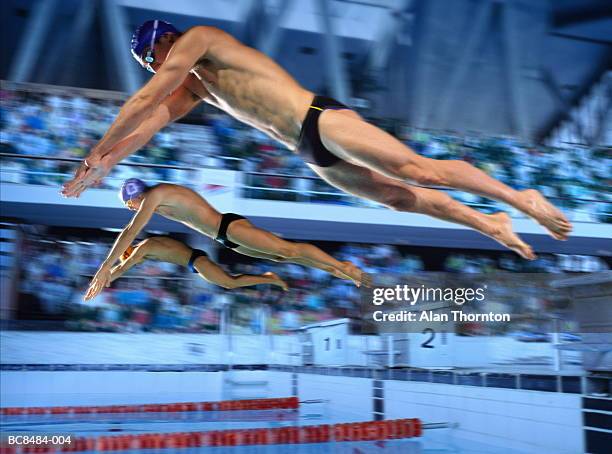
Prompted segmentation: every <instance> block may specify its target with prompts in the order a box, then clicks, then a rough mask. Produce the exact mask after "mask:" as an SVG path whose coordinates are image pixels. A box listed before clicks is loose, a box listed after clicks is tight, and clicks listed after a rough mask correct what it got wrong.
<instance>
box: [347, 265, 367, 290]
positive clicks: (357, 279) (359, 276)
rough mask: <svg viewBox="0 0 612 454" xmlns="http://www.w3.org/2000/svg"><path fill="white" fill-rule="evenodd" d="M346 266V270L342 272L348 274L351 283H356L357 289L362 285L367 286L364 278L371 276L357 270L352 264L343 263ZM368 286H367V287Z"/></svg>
mask: <svg viewBox="0 0 612 454" xmlns="http://www.w3.org/2000/svg"><path fill="white" fill-rule="evenodd" d="M342 264H343V265H344V269H343V270H342V272H343V273H344V274H346V275H347V276H348V277H349V279H350V280H351V281H353V282H354V283H355V285H356V286H357V287H361V285H362V284H363V285H366V284H365V282H364V276H369V275H368V274H367V273H364V272H363V271H361V270H360V269H359V268H357V267H356V266H355V265H354V264H353V263H352V262H348V261H347V262H342ZM366 286H367V285H366Z"/></svg>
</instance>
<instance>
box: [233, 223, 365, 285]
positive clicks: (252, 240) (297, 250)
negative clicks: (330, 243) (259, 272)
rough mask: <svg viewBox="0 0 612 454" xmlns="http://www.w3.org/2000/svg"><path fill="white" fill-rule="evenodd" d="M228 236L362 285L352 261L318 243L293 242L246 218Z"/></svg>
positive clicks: (250, 246) (256, 249) (358, 270)
mask: <svg viewBox="0 0 612 454" xmlns="http://www.w3.org/2000/svg"><path fill="white" fill-rule="evenodd" d="M227 234H228V237H229V239H230V240H231V241H233V242H234V243H238V244H239V245H240V246H243V247H246V248H248V249H252V250H254V251H258V252H263V253H264V254H268V255H271V256H275V257H280V258H282V259H283V260H284V261H288V262H294V263H300V262H301V264H307V265H306V266H312V267H314V268H319V269H321V270H324V271H327V272H329V273H332V274H334V273H335V272H336V273H338V274H334V275H336V276H339V277H343V278H344V279H350V280H352V281H353V282H354V283H355V285H357V286H360V285H361V283H362V279H363V277H365V276H362V275H363V274H365V273H362V271H361V270H360V269H358V268H357V267H356V266H355V265H353V264H352V263H350V262H340V261H338V260H336V259H335V258H333V257H332V256H331V255H329V254H327V253H326V252H324V251H322V250H321V249H319V248H318V247H316V246H313V245H312V244H308V243H293V242H291V241H285V240H283V239H282V238H279V237H277V236H276V235H274V234H272V233H270V232H268V231H266V230H262V229H259V228H257V227H255V226H254V225H253V224H251V223H250V222H249V221H248V220H246V219H241V220H239V221H235V222H232V223H231V224H230V226H229V228H228V231H227Z"/></svg>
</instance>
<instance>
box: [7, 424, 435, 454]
mask: <svg viewBox="0 0 612 454" xmlns="http://www.w3.org/2000/svg"><path fill="white" fill-rule="evenodd" d="M442 424H444V423H442ZM423 428H427V427H423V424H422V423H421V421H420V420H419V419H416V418H412V419H392V420H384V421H367V422H355V423H345V424H322V425H317V426H301V427H296V426H292V427H277V428H264V429H241V430H235V429H231V430H213V431H207V432H178V433H146V434H132V435H116V436H101V437H79V438H74V439H72V440H71V441H70V443H64V444H63V445H62V446H49V445H47V446H45V445H38V446H35V447H34V446H27V445H19V446H15V445H9V444H8V443H7V442H6V441H3V444H2V446H1V451H2V453H6V454H25V453H59V452H82V451H96V452H102V451H125V450H131V449H180V448H193V447H216V446H246V445H286V444H299V443H327V442H334V441H335V442H349V441H377V440H394V439H404V438H412V437H419V436H421V434H422V433H423ZM432 428H437V427H432Z"/></svg>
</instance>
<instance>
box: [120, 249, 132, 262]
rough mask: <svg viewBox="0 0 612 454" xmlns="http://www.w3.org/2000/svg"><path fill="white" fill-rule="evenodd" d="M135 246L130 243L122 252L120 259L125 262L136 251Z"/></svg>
mask: <svg viewBox="0 0 612 454" xmlns="http://www.w3.org/2000/svg"><path fill="white" fill-rule="evenodd" d="M134 249H135V248H134V246H132V245H130V246H128V247H127V249H126V250H125V251H124V252H123V254H121V258H120V259H119V260H121V261H122V262H125V261H126V260H127V259H129V258H130V255H132V252H134Z"/></svg>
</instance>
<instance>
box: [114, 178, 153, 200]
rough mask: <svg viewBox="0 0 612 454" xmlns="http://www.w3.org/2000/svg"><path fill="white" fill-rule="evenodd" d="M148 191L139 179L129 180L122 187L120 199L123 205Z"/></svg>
mask: <svg viewBox="0 0 612 454" xmlns="http://www.w3.org/2000/svg"><path fill="white" fill-rule="evenodd" d="M147 189H149V187H148V186H147V184H146V183H145V182H144V181H142V180H139V179H138V178H128V179H127V180H125V181H124V182H123V184H122V185H121V190H120V191H119V198H120V199H121V201H122V202H123V203H125V202H127V201H128V200H132V199H135V198H136V197H138V196H139V195H141V194H143V193H144V192H146V190H147Z"/></svg>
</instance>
